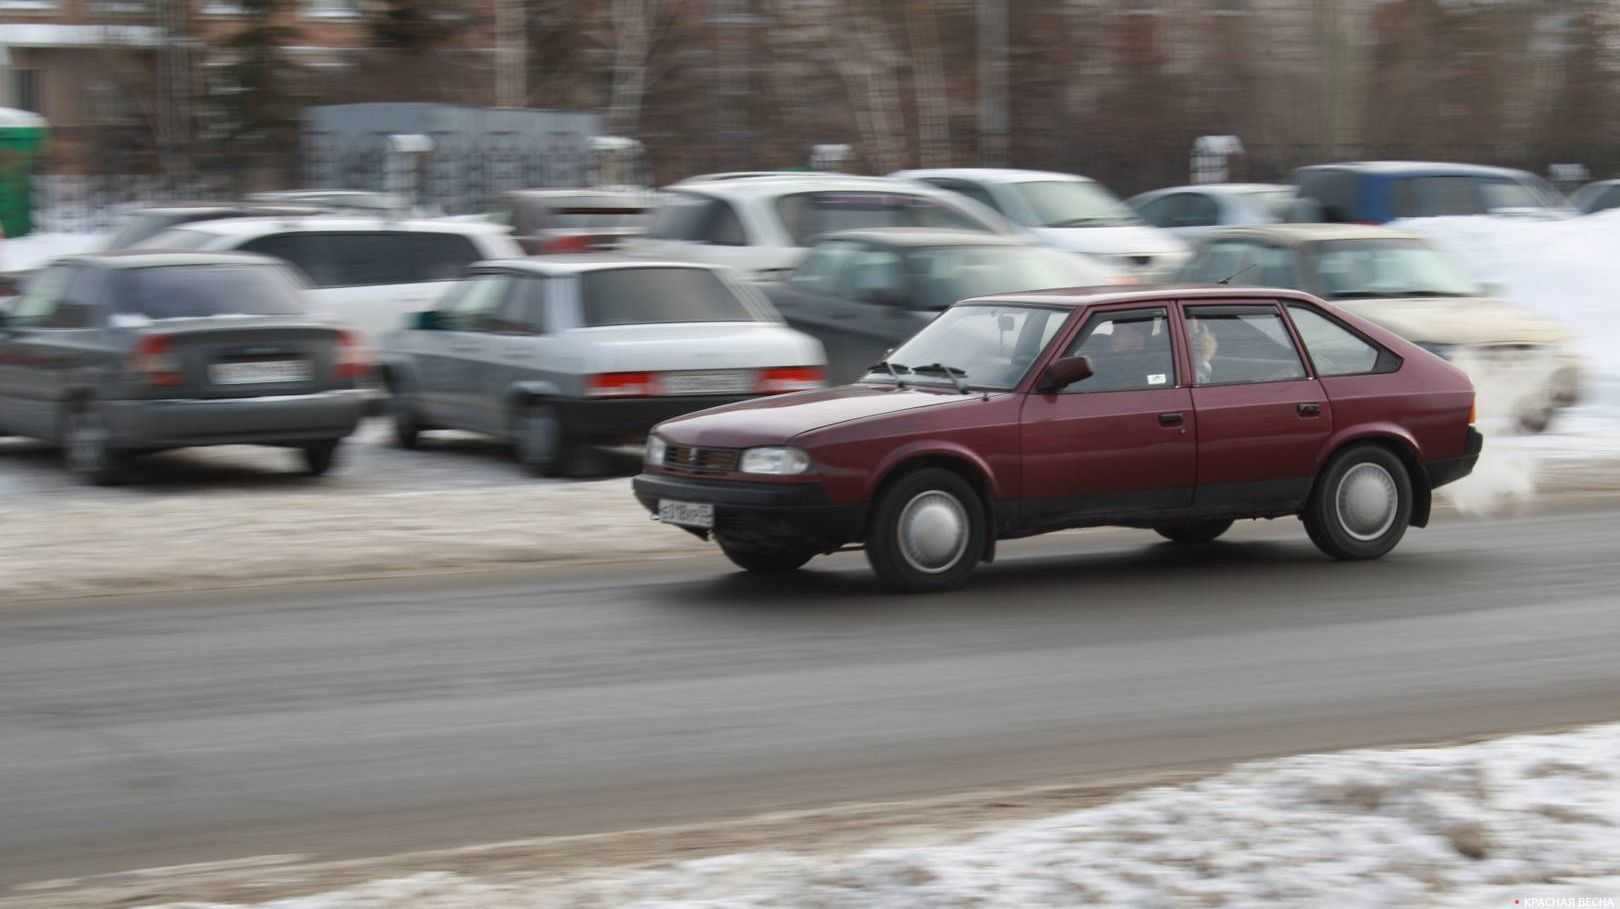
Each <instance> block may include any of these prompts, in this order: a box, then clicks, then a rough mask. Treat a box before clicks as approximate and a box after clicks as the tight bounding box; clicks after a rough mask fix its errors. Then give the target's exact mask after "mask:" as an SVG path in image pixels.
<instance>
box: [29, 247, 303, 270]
mask: <svg viewBox="0 0 1620 909" xmlns="http://www.w3.org/2000/svg"><path fill="white" fill-rule="evenodd" d="M61 262H62V263H69V262H72V263H78V264H84V265H98V266H101V267H103V268H118V269H124V268H157V267H162V266H172V265H281V264H283V263H282V262H281V260H280V259H273V258H270V257H269V256H259V255H254V254H252V253H238V252H218V253H205V252H165V251H162V250H144V249H125V250H115V251H111V252H103V253H92V254H85V255H78V256H68V257H66V258H63V259H62V260H61Z"/></svg>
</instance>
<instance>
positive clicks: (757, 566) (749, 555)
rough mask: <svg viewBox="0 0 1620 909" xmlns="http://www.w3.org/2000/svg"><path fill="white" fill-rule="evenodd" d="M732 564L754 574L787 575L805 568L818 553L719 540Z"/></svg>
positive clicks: (794, 548)
mask: <svg viewBox="0 0 1620 909" xmlns="http://www.w3.org/2000/svg"><path fill="white" fill-rule="evenodd" d="M716 542H718V543H719V544H720V551H721V552H723V553H725V554H726V558H728V559H730V560H731V561H732V564H734V565H736V566H737V567H738V568H741V569H742V570H743V571H747V572H752V573H754V574H786V573H787V572H789V571H797V570H799V569H800V568H803V567H804V563H806V562H808V561H810V560H811V559H812V558H815V555H816V552H815V550H813V549H807V548H805V547H803V546H761V545H757V544H754V545H749V544H744V543H732V542H729V541H727V540H717V541H716Z"/></svg>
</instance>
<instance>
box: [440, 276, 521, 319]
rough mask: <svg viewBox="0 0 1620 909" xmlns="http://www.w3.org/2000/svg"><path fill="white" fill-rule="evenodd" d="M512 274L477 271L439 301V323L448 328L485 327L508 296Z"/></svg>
mask: <svg viewBox="0 0 1620 909" xmlns="http://www.w3.org/2000/svg"><path fill="white" fill-rule="evenodd" d="M511 286H512V276H511V275H502V274H483V275H473V276H472V277H470V278H468V279H467V280H465V281H463V282H461V283H460V284H458V285H456V287H455V288H454V289H452V290H451V291H450V292H449V293H448V294H446V295H445V298H444V299H443V300H442V301H440V303H439V327H440V328H443V329H446V330H448V331H484V330H486V329H487V327H488V324H489V319H490V317H491V316H492V315H493V314H494V313H495V312H496V311H497V310H498V309H499V308H500V306H501V304H502V303H503V302H504V301H505V300H506V297H507V290H508V288H510V287H511Z"/></svg>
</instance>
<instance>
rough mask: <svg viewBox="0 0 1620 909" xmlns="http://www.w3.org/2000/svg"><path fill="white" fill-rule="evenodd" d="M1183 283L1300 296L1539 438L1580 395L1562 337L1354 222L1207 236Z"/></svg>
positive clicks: (1384, 232)
mask: <svg viewBox="0 0 1620 909" xmlns="http://www.w3.org/2000/svg"><path fill="white" fill-rule="evenodd" d="M1181 278H1182V279H1183V280H1185V281H1189V282H1196V283H1205V284H1218V283H1226V282H1230V283H1233V284H1242V285H1245V286H1250V287H1253V286H1263V287H1287V288H1295V289H1299V290H1306V291H1309V292H1311V293H1313V294H1316V295H1317V296H1319V297H1322V298H1323V299H1325V300H1331V301H1333V302H1334V303H1336V304H1338V305H1340V306H1343V307H1344V308H1345V309H1348V310H1350V311H1351V312H1354V313H1356V314H1357V315H1359V316H1362V317H1364V318H1366V319H1369V320H1371V321H1373V322H1377V323H1379V324H1380V325H1383V326H1384V327H1386V328H1388V329H1390V330H1391V331H1394V332H1396V333H1397V334H1399V335H1401V336H1402V337H1404V338H1406V339H1408V340H1410V341H1414V342H1416V343H1417V344H1418V345H1419V346H1421V347H1424V348H1426V349H1428V350H1430V351H1432V352H1433V353H1436V354H1439V355H1440V356H1442V357H1445V358H1446V359H1448V360H1452V361H1454V362H1456V363H1457V365H1459V366H1461V367H1463V368H1464V369H1466V370H1467V371H1468V372H1469V374H1470V375H1471V376H1472V377H1473V378H1474V381H1475V384H1476V385H1477V386H1479V388H1480V403H1479V406H1480V416H1481V417H1482V418H1491V417H1499V418H1510V419H1512V420H1514V421H1516V422H1517V423H1518V425H1519V426H1520V427H1521V428H1523V429H1524V430H1526V431H1529V432H1541V431H1543V430H1545V429H1546V428H1547V427H1548V425H1550V424H1551V422H1552V420H1553V418H1554V417H1555V416H1556V415H1557V413H1558V411H1560V410H1562V409H1564V408H1566V407H1569V406H1571V405H1573V404H1574V403H1575V402H1576V401H1578V400H1579V399H1580V397H1581V395H1582V391H1583V388H1584V385H1585V381H1586V372H1585V369H1584V368H1583V366H1582V364H1581V362H1580V358H1579V357H1578V356H1577V355H1576V354H1575V352H1574V348H1573V345H1572V343H1571V336H1570V334H1569V332H1568V331H1567V330H1566V329H1565V328H1564V327H1563V326H1562V325H1560V324H1559V323H1557V322H1555V321H1553V320H1551V319H1549V318H1546V317H1544V316H1541V315H1538V314H1536V313H1534V312H1531V311H1530V310H1528V309H1525V308H1524V307H1522V306H1518V305H1515V304H1513V303H1509V302H1507V301H1505V300H1500V299H1496V298H1494V297H1491V296H1489V295H1488V294H1487V293H1486V291H1485V290H1484V289H1482V288H1481V287H1479V285H1477V284H1476V283H1475V282H1474V281H1473V280H1472V279H1471V278H1469V277H1468V275H1467V273H1466V272H1465V271H1464V270H1463V268H1462V266H1460V265H1459V264H1457V263H1456V262H1455V261H1453V260H1452V259H1451V258H1450V257H1448V256H1447V255H1446V254H1444V253H1442V252H1440V251H1439V250H1438V249H1436V248H1435V247H1434V246H1433V245H1431V244H1430V243H1429V242H1428V241H1427V240H1426V239H1424V238H1423V237H1420V236H1417V235H1415V234H1409V233H1403V232H1401V231H1396V230H1390V229H1388V228H1383V227H1372V226H1364V225H1358V224H1275V225H1268V226H1263V227H1249V228H1232V229H1228V230H1222V231H1219V232H1216V233H1213V234H1211V235H1209V237H1208V239H1207V240H1206V241H1205V243H1204V245H1203V246H1202V247H1201V248H1200V249H1199V251H1198V253H1197V254H1196V255H1195V256H1194V257H1193V258H1192V260H1191V261H1189V262H1188V263H1187V266H1186V268H1185V269H1184V270H1183V271H1182V274H1181Z"/></svg>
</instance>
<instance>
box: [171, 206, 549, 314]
mask: <svg viewBox="0 0 1620 909" xmlns="http://www.w3.org/2000/svg"><path fill="white" fill-rule="evenodd" d="M139 245H140V247H141V248H142V249H167V250H190V251H197V252H220V251H226V250H232V251H237V252H251V253H259V254H260V255H266V256H273V257H275V258H277V259H282V260H284V261H286V262H287V263H289V264H291V265H292V266H293V267H294V268H296V269H298V271H299V272H301V273H302V274H303V276H304V277H305V278H306V279H307V280H308V282H309V288H310V289H309V291H308V293H307V297H306V298H307V299H308V301H309V303H310V309H311V314H312V315H315V316H318V317H320V318H326V319H332V320H335V321H340V322H344V323H347V324H349V325H352V326H354V327H355V328H357V329H359V330H360V331H362V332H363V333H364V334H365V335H366V336H367V338H368V339H369V340H370V341H371V342H372V343H373V344H375V343H376V342H377V341H379V340H380V339H381V338H382V336H383V335H385V334H387V333H388V332H391V331H393V330H395V329H397V328H400V327H401V326H402V325H403V324H404V320H405V317H406V316H407V315H409V314H411V313H414V312H417V311H419V310H423V309H429V308H431V307H432V305H433V303H434V301H436V300H438V299H439V297H441V296H443V294H444V292H445V290H446V289H447V288H448V287H449V286H450V285H451V284H452V283H454V282H455V281H456V280H457V279H459V278H460V277H461V276H462V274H463V273H464V272H465V271H466V269H467V266H469V265H471V264H472V263H474V262H480V261H484V260H486V259H509V258H517V257H521V256H522V255H523V250H522V249H521V248H520V247H519V246H518V243H517V241H516V240H514V239H513V238H512V236H511V234H510V232H509V231H508V229H507V228H506V227H505V226H503V225H499V224H490V223H486V222H477V221H444V220H412V221H407V220H400V221H394V220H389V219H386V218H375V217H347V216H316V217H308V218H233V219H230V220H224V221H201V222H195V223H191V224H187V225H185V226H183V227H175V228H171V229H169V230H166V231H164V232H162V233H160V234H157V235H155V236H153V237H151V238H149V239H148V240H146V241H145V242H143V243H141V244H139Z"/></svg>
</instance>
